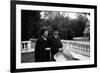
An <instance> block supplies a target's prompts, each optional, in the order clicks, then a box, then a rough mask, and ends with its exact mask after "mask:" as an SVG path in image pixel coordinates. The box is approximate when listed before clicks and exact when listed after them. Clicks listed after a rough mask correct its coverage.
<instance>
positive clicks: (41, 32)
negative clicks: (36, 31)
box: [40, 28, 48, 36]
mask: <svg viewBox="0 0 100 73" xmlns="http://www.w3.org/2000/svg"><path fill="white" fill-rule="evenodd" d="M45 31H48V30H47V29H44V28H43V29H40V36H42V35H43V34H44V32H45Z"/></svg>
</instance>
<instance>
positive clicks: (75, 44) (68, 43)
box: [21, 39, 90, 57]
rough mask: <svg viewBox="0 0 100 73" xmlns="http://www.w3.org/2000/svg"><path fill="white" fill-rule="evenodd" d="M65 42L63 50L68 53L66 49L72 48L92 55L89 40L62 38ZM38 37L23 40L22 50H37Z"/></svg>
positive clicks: (73, 50)
mask: <svg viewBox="0 0 100 73" xmlns="http://www.w3.org/2000/svg"><path fill="white" fill-rule="evenodd" d="M61 42H62V43H63V50H64V53H65V54H66V50H70V51H72V52H75V53H78V54H82V55H85V56H88V57H89V56H90V43H89V42H81V41H73V40H61ZM35 44H36V39H30V40H29V41H22V42H21V51H22V52H30V51H34V50H35Z"/></svg>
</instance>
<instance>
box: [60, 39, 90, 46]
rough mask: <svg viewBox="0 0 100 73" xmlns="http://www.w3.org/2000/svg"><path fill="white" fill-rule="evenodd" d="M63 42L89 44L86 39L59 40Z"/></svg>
mask: <svg viewBox="0 0 100 73" xmlns="http://www.w3.org/2000/svg"><path fill="white" fill-rule="evenodd" d="M61 41H62V42H63V43H77V44H83V45H90V42H86V41H73V40H61Z"/></svg>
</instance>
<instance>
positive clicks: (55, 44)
mask: <svg viewBox="0 0 100 73" xmlns="http://www.w3.org/2000/svg"><path fill="white" fill-rule="evenodd" d="M58 33H59V32H58V30H56V29H55V30H54V31H53V35H52V36H50V37H49V38H48V41H49V42H48V43H49V44H48V45H49V47H50V48H51V58H52V61H55V59H54V55H55V54H56V53H58V51H59V50H60V48H62V47H63V45H62V43H61V40H60V38H59V36H58Z"/></svg>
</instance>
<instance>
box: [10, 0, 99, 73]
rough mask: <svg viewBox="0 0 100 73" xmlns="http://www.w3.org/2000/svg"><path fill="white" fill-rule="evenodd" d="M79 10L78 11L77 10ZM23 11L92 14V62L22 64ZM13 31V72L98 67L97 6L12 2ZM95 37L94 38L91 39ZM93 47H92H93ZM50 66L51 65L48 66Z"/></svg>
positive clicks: (11, 31)
mask: <svg viewBox="0 0 100 73" xmlns="http://www.w3.org/2000/svg"><path fill="white" fill-rule="evenodd" d="M76 9H77V10H76ZM22 10H27V11H28V10H37V11H38V10H39V11H41V10H43V11H69V12H71V11H72V12H74V11H76V12H79V13H80V12H82V13H90V15H91V21H90V22H91V31H90V34H92V35H90V38H91V39H92V41H91V39H90V48H91V49H92V50H93V51H92V50H91V52H90V60H89V61H88V62H86V61H84V62H82V63H80V64H78V61H75V62H74V61H71V62H73V64H71V62H65V63H68V64H67V65H66V64H65V63H64V62H63V63H61V62H57V63H54V62H52V63H51V62H49V63H48V62H47V63H45V62H44V63H41V64H40V63H37V64H36V63H34V64H33V63H22V62H21V53H20V52H21V50H20V49H21V33H22V32H21V31H22V30H21V25H22V23H21V22H22V21H21V14H22V13H21V11H22ZM10 15H11V19H10V20H11V26H10V28H11V30H10V34H11V35H10V41H11V42H10V47H11V51H10V52H11V56H10V57H11V61H10V64H11V66H10V68H11V72H29V71H45V70H61V69H79V68H91V67H97V6H94V5H81V4H80V5H79V4H64V3H47V2H33V1H11V14H10ZM91 32H92V33H91ZM91 36H93V37H91ZM91 46H92V47H91ZM47 64H49V65H47Z"/></svg>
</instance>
